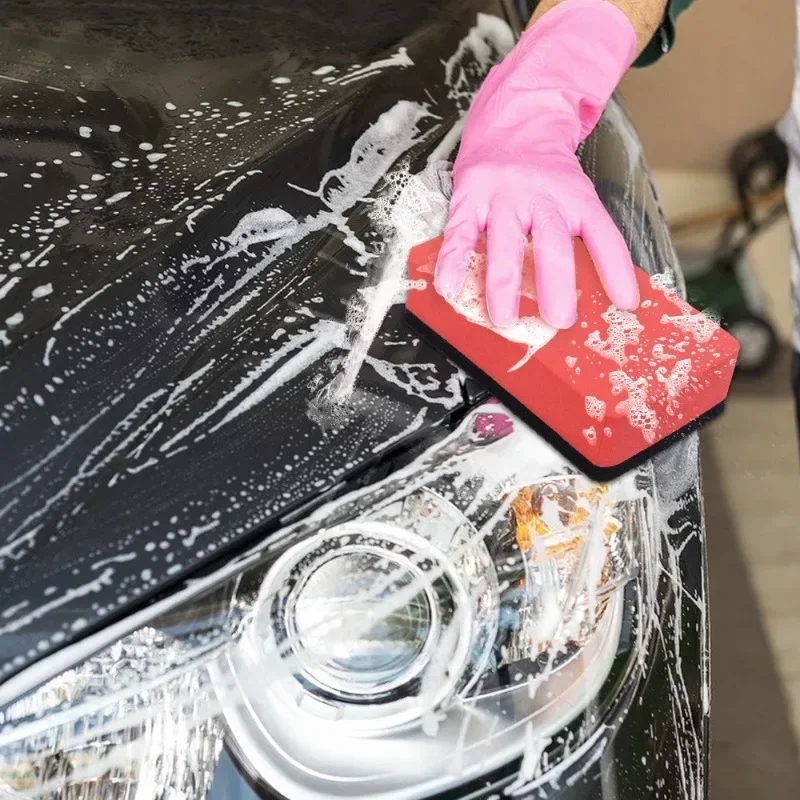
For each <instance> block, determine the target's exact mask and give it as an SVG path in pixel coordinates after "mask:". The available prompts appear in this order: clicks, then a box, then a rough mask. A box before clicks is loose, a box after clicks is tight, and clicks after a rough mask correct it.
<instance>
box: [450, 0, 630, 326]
mask: <svg viewBox="0 0 800 800" xmlns="http://www.w3.org/2000/svg"><path fill="white" fill-rule="evenodd" d="M635 56H636V34H635V32H634V29H633V26H632V25H631V23H630V21H629V20H628V18H627V17H626V16H625V14H624V13H623V12H622V11H620V10H619V9H618V8H616V7H615V6H614V5H612V4H611V3H609V2H607V0H564V2H562V3H560V4H559V5H558V6H556V7H555V8H553V9H551V10H550V11H547V12H546V13H545V14H544V16H542V17H541V19H540V20H539V21H538V22H537V23H536V24H535V25H534V26H533V27H532V28H530V29H528V30H527V31H526V32H525V33H524V34H523V35H522V37H521V39H520V41H519V42H518V43H517V45H516V46H515V47H514V48H513V50H512V51H511V52H510V53H509V54H508V56H507V57H506V58H505V60H504V61H503V62H502V63H501V64H499V65H498V66H496V67H494V68H493V69H492V70H491V71H490V72H489V75H488V76H487V78H486V80H485V81H484V83H483V85H482V86H481V88H480V90H479V91H478V93H477V95H476V96H475V99H474V101H473V103H472V106H471V107H470V109H469V112H468V113H467V118H466V123H465V126H464V132H463V135H462V139H461V146H460V149H459V153H458V157H457V158H456V161H455V165H454V167H453V195H452V200H451V203H450V219H449V222H448V224H447V227H446V229H445V233H444V242H443V244H442V248H441V251H440V254H439V260H438V263H437V267H436V276H435V285H436V289H437V290H438V291H439V293H440V294H442V295H443V296H444V297H445V298H447V299H451V300H452V299H454V298H455V297H456V296H457V295H458V293H459V291H460V289H461V286H462V284H463V282H464V278H465V275H466V271H467V266H468V263H469V259H470V256H471V253H472V251H473V250H474V249H475V247H476V244H477V241H478V239H479V237H480V235H481V234H482V232H483V231H484V230H485V231H486V252H487V264H486V266H487V272H486V275H487V277H486V299H487V307H488V311H489V315H490V317H491V319H492V322H493V323H494V324H495V325H497V326H503V327H505V326H508V325H513V324H514V323H515V322H516V320H517V318H518V315H519V298H520V284H521V278H522V255H523V249H524V246H525V238H526V237H527V235H528V234H529V233H530V234H531V238H532V245H533V256H534V261H535V264H536V295H537V300H538V304H539V311H540V313H541V316H542V318H543V319H544V320H545V322H547V323H549V324H550V325H552V326H554V327H557V328H567V327H569V326H571V325H572V324H573V323H574V322H575V321H576V318H577V297H576V288H575V258H574V251H573V244H572V237H573V236H581V237H582V238H583V240H584V242H585V244H586V247H587V248H588V250H589V253H590V254H591V256H592V258H593V260H594V262H595V264H596V266H597V269H598V271H599V273H600V277H601V279H602V281H603V285H604V286H605V288H606V292H607V293H608V295H609V298H610V300H611V302H612V303H613V304H614V305H615V306H617V307H618V308H620V309H623V310H633V309H635V308H636V307H637V305H638V303H639V291H638V287H637V285H636V278H635V275H634V272H633V266H632V263H631V257H630V253H629V252H628V248H627V246H626V244H625V241H624V239H623V238H622V235H621V234H620V232H619V230H618V229H617V227H616V226H615V224H614V222H613V221H612V220H611V218H610V217H609V216H608V213H607V212H606V210H605V209H604V207H603V205H602V203H601V202H600V199H599V198H598V197H597V193H596V192H595V189H594V186H593V184H592V182H591V180H590V179H589V178H588V177H587V176H586V174H585V173H584V172H583V169H582V168H581V165H580V163H579V161H578V158H577V156H576V155H575V151H576V149H577V147H578V145H579V144H580V142H581V141H583V139H585V138H586V137H587V136H588V135H589V133H590V132H591V131H592V129H593V128H594V126H595V125H596V124H597V121H598V120H599V119H600V115H601V114H602V112H603V109H604V108H605V105H606V104H607V103H608V101H609V99H610V98H611V95H612V93H613V91H614V89H615V88H616V86H617V84H618V83H619V81H620V79H621V77H622V75H623V74H624V73H625V71H626V70H627V69H628V67H629V66H630V65H631V63H632V62H633V60H634V58H635Z"/></svg>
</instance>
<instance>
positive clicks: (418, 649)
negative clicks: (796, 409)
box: [0, 404, 652, 800]
mask: <svg viewBox="0 0 800 800" xmlns="http://www.w3.org/2000/svg"><path fill="white" fill-rule="evenodd" d="M649 482H650V475H649V473H648V472H646V471H645V470H641V471H639V472H636V473H631V474H630V475H629V476H626V477H625V478H623V479H621V480H619V481H617V482H615V483H612V484H609V485H598V484H593V483H591V482H589V481H588V480H587V479H586V478H584V477H582V476H580V475H576V474H572V473H571V472H570V471H569V470H568V469H567V468H566V467H565V465H564V464H563V462H562V461H561V459H560V457H559V456H557V455H556V454H555V453H554V451H552V450H551V449H550V448H549V447H547V446H546V445H544V444H543V443H542V442H541V440H540V439H539V438H538V437H536V436H535V435H534V434H533V433H531V432H530V431H528V430H527V429H526V428H525V427H524V426H523V425H521V424H519V423H518V422H517V421H516V420H515V419H514V418H513V417H512V416H511V415H509V414H508V413H507V412H505V411H504V410H503V409H502V407H501V406H498V405H494V404H490V405H486V406H483V407H482V408H480V409H478V410H476V411H475V412H473V413H471V414H470V415H469V416H468V417H467V418H466V419H465V420H464V421H463V423H462V424H461V426H460V427H459V429H458V430H457V431H456V432H455V433H453V434H452V435H450V436H448V437H447V438H446V439H444V440H443V441H442V442H440V443H439V444H437V445H436V446H434V447H432V448H431V449H430V450H428V451H427V452H426V453H425V454H424V455H423V456H421V457H420V458H418V459H417V460H416V461H414V462H413V463H412V464H411V465H410V466H408V467H406V468H404V469H402V470H400V471H398V472H396V473H395V474H393V475H392V476H391V477H389V478H387V479H386V480H384V481H383V482H381V483H379V484H376V485H374V486H371V487H369V488H367V489H363V490H359V491H358V492H356V493H354V494H350V495H347V496H345V497H343V498H342V499H340V500H337V501H335V502H333V503H330V504H329V505H327V506H325V507H323V508H322V509H320V510H318V511H317V512H315V513H314V514H313V515H312V516H310V517H309V518H308V519H306V520H304V521H303V522H302V523H299V524H295V525H293V526H289V527H287V528H286V529H285V530H283V531H282V532H281V533H280V534H278V535H276V536H273V537H272V539H271V540H270V541H269V542H268V544H267V545H266V546H265V547H263V548H262V549H260V550H258V551H254V552H253V553H250V554H249V555H248V556H247V557H245V558H243V559H240V560H239V562H238V565H239V566H238V568H237V571H236V572H234V571H233V569H231V567H230V565H229V566H228V567H227V568H226V570H225V571H223V573H221V574H218V575H217V576H216V577H215V576H211V577H207V578H204V579H203V580H202V581H200V582H198V583H197V584H195V587H194V589H193V590H190V591H189V592H187V591H184V593H183V595H182V596H181V598H180V603H176V604H175V605H174V607H172V608H170V609H169V610H167V611H166V612H160V613H158V615H157V616H156V615H154V617H153V618H152V619H150V620H149V622H148V624H147V625H146V626H144V627H141V628H139V629H138V630H135V631H133V632H130V633H129V634H128V635H126V636H124V638H122V639H120V640H118V641H116V642H114V643H112V644H110V645H108V646H106V647H105V648H104V649H101V650H99V652H96V653H95V654H94V655H92V656H91V657H89V658H86V659H85V660H83V661H82V662H80V663H77V664H75V665H74V666H72V667H71V668H70V669H67V670H66V671H62V672H61V674H58V675H56V676H55V677H53V678H52V679H51V680H49V681H48V682H47V683H45V684H44V685H41V686H40V687H39V688H37V689H34V690H32V691H30V692H28V693H27V694H26V695H24V696H22V697H19V698H16V699H15V700H14V701H13V702H11V703H9V704H7V705H6V706H5V707H4V708H2V712H1V714H2V716H1V717H0V723H2V724H1V725H0V789H3V790H5V791H7V792H8V793H9V795H10V796H15V794H14V793H17V794H18V795H19V796H24V797H47V798H76V799H77V798H80V799H83V798H123V797H124V798H166V797H184V798H194V797H203V796H204V795H205V793H206V792H207V790H208V788H209V786H210V785H211V784H212V782H213V780H214V774H215V767H216V763H217V759H218V757H219V754H220V752H221V749H222V747H223V746H227V747H228V748H229V750H230V751H231V752H232V753H233V754H234V755H235V757H236V759H237V760H238V762H239V763H240V765H241V766H242V769H244V770H246V771H247V772H249V773H250V776H251V777H252V778H254V779H255V780H257V781H260V782H264V783H266V784H268V785H270V786H272V787H274V788H275V789H276V790H277V791H278V792H279V793H280V794H282V795H283V796H285V797H287V798H291V800H295V799H296V800H323V798H325V799H327V798H333V797H358V798H363V799H364V800H367V799H368V798H378V797H380V798H381V799H382V800H389V799H390V798H391V799H392V800H394V799H395V798H396V799H397V800H401V799H406V798H408V799H409V800H411V798H422V797H426V796H429V795H431V794H435V793H436V792H439V791H442V790H444V789H447V788H451V787H453V786H457V785H459V784H462V783H465V782H467V781H469V780H471V779H474V778H477V777H480V776H481V775H484V774H485V773H487V772H488V771H490V770H492V769H494V768H497V767H501V766H503V765H505V764H508V763H510V762H514V761H515V760H516V759H520V758H522V762H521V767H520V778H519V780H520V788H521V783H523V782H524V783H526V784H527V785H528V786H530V785H531V784H535V783H536V782H537V781H540V780H544V779H546V778H547V775H548V772H552V771H553V770H555V769H557V768H558V766H559V764H562V763H564V760H565V759H566V760H569V758H570V757H571V756H573V755H574V754H576V753H579V752H580V751H581V748H583V747H586V746H587V745H588V743H590V742H591V741H592V738H593V737H595V736H596V733H597V731H598V729H599V728H600V727H601V726H602V725H603V724H604V720H605V719H606V716H607V715H608V713H609V709H610V708H611V707H612V706H613V704H614V702H615V698H616V697H617V696H618V693H619V691H620V688H621V687H622V686H623V685H624V684H625V683H626V682H628V681H630V680H631V679H632V678H633V676H635V673H636V669H637V659H636V653H637V652H640V650H639V647H640V646H641V644H642V641H641V640H642V636H643V635H644V634H643V631H642V626H640V624H639V620H640V619H643V618H644V615H643V613H642V612H643V609H644V606H645V605H646V603H647V602H648V600H647V597H646V593H647V591H648V589H647V584H648V581H647V580H644V579H643V577H644V576H643V575H641V574H640V573H639V570H638V565H640V564H643V563H646V561H647V558H646V554H645V553H644V552H643V548H647V546H648V542H649V541H651V536H652V534H651V532H650V526H649V518H650V509H649V505H650V500H649V498H650V496H651V494H650V492H649ZM189 595H191V596H189Z"/></svg>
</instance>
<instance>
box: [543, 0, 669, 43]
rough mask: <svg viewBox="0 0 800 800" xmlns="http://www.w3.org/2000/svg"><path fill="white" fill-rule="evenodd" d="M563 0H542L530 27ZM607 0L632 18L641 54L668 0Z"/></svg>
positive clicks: (659, 20) (649, 40) (653, 33)
mask: <svg viewBox="0 0 800 800" xmlns="http://www.w3.org/2000/svg"><path fill="white" fill-rule="evenodd" d="M563 1H564V0H540V2H539V4H538V5H537V6H536V10H535V11H534V12H533V15H532V16H531V19H530V22H529V23H528V27H529V28H530V27H532V26H534V25H535V24H536V23H537V22H538V21H539V19H540V18H541V17H542V16H543V15H544V14H546V13H547V12H548V11H550V10H551V9H552V8H555V7H556V6H557V5H559V4H560V3H562V2H563ZM606 2H608V3H611V4H612V5H614V6H616V7H617V8H618V9H619V10H620V11H622V12H623V13H624V14H625V16H626V17H627V18H628V19H629V20H630V22H631V25H633V30H634V31H635V32H636V44H637V48H638V50H637V53H639V54H641V53H642V52H643V51H644V49H645V48H646V47H647V45H648V44H650V42H651V41H652V40H653V36H654V35H655V33H656V31H657V30H658V29H659V27H660V26H661V24H662V22H663V20H664V14H665V12H666V10H667V4H668V0H606Z"/></svg>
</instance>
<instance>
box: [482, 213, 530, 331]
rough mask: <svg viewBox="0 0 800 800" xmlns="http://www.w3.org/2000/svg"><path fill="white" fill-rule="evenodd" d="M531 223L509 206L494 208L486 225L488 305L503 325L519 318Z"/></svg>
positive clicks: (491, 317) (494, 319)
mask: <svg viewBox="0 0 800 800" xmlns="http://www.w3.org/2000/svg"><path fill="white" fill-rule="evenodd" d="M529 230H530V225H525V224H523V223H522V222H521V221H520V218H519V216H518V215H517V213H516V211H515V210H514V209H513V208H511V207H508V206H497V207H493V208H492V209H491V211H490V213H489V221H488V222H487V224H486V308H487V311H488V312H489V318H490V319H491V320H492V322H493V323H494V324H495V325H496V326H497V327H499V328H506V327H510V326H511V325H513V324H514V323H516V321H517V320H518V319H519V300H520V292H521V289H522V257H523V255H524V252H525V237H526V236H527V235H528V232H529Z"/></svg>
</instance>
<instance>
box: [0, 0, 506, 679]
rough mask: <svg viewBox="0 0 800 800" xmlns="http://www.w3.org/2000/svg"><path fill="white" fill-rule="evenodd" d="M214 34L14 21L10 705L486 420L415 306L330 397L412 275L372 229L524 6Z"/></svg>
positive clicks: (241, 12)
mask: <svg viewBox="0 0 800 800" xmlns="http://www.w3.org/2000/svg"><path fill="white" fill-rule="evenodd" d="M298 5H299V6H300V7H301V9H300V10H299V11H298ZM355 5H357V6H358V7H359V8H363V4H361V3H358V4H355ZM195 6H197V8H198V9H199V11H198V13H197V14H190V15H189V16H188V18H187V15H186V13H185V12H186V8H185V5H184V4H182V3H174V4H169V3H168V4H166V5H164V4H162V3H159V4H158V5H156V4H152V8H151V11H150V12H148V13H142V9H145V10H146V9H147V4H144V3H138V2H137V3H136V4H135V8H136V9H137V10H138V12H139V13H138V14H137V15H135V16H131V19H130V20H129V21H128V24H127V26H126V25H125V24H121V23H120V22H119V20H116V19H115V24H114V25H113V26H106V25H105V24H104V22H103V20H104V17H103V14H104V13H105V12H104V10H103V9H104V7H105V6H104V5H103V6H101V5H100V4H98V5H97V6H95V5H93V4H84V3H77V2H75V3H72V4H70V3H66V4H63V3H60V4H57V5H56V4H53V5H52V7H49V6H47V5H44V6H39V7H38V8H33V9H32V8H30V7H29V6H28V5H27V4H26V5H25V6H24V13H23V12H20V14H19V16H15V13H16V12H15V9H16V6H15V5H14V4H11V5H10V6H8V5H4V8H3V9H2V11H1V12H0V42H2V45H3V46H2V53H3V58H4V59H5V62H4V63H3V62H0V64H1V66H0V108H2V117H0V119H2V122H0V125H2V132H3V134H2V141H1V142H0V147H2V151H0V191H2V192H3V196H4V199H5V202H4V203H3V207H2V210H1V211H0V342H2V350H3V358H2V362H0V452H1V453H2V459H1V460H0V568H2V574H3V581H2V586H0V594H1V595H2V597H0V670H1V671H2V675H3V678H7V677H9V676H10V675H12V674H14V673H15V672H17V671H19V670H20V669H21V668H22V667H24V666H25V665H26V664H29V663H31V662H32V661H33V660H35V659H37V658H40V657H41V656H42V655H45V654H47V653H48V652H51V651H53V650H54V649H56V648H58V647H60V646H62V645H63V644H65V643H68V642H70V641H73V640H75V639H76V638H77V637H80V636H83V635H85V634H86V633H88V632H89V631H91V630H92V629H94V628H96V627H97V626H99V625H101V624H104V623H105V622H107V621H108V620H109V619H111V618H113V617H115V616H118V615H119V614H121V613H122V612H125V611H127V610H130V609H131V608H132V607H133V606H134V605H136V604H141V603H143V602H144V601H145V600H147V599H148V598H149V597H151V596H153V595H154V594H155V593H156V592H159V591H163V590H165V589H166V588H167V587H168V586H169V585H170V584H172V583H175V582H178V581H180V580H181V579H182V578H184V577H185V576H187V575H188V574H189V573H191V572H192V571H194V570H196V569H197V568H198V567H199V566H201V565H202V564H203V563H205V562H209V561H211V560H213V559H215V558H220V557H221V556H223V555H224V554H226V553H228V552H230V551H232V550H233V549H235V548H241V547H243V546H245V545H246V544H248V543H249V542H250V541H252V539H253V538H254V537H256V536H258V535H260V534H263V532H264V530H265V529H267V526H269V525H270V524H274V523H275V522H276V520H277V518H278V517H280V516H282V515H285V514H286V513H287V512H289V511H290V510H291V509H293V508H296V507H297V506H299V505H301V504H304V503H307V502H308V501H309V500H312V499H313V498H314V497H317V496H319V495H321V494H323V493H325V492H326V491H328V490H330V489H331V487H333V486H335V485H337V484H339V483H341V482H342V481H343V480H345V479H346V478H347V477H348V476H349V475H353V474H355V473H357V472H358V471H360V470H363V469H364V467H365V465H367V464H369V463H371V462H374V461H375V460H376V459H379V458H381V457H382V456H383V455H384V454H385V453H386V452H387V451H388V450H389V449H391V448H392V447H398V446H402V445H403V443H404V442H405V440H406V439H407V438H408V437H410V436H414V435H417V436H418V435H420V433H424V431H425V430H427V429H429V428H431V427H433V426H437V425H441V424H442V423H443V422H445V421H446V420H447V419H448V417H450V416H451V415H453V414H454V413H457V412H458V411H459V409H460V408H462V407H463V405H464V402H465V399H464V392H465V388H464V383H463V380H462V379H461V377H460V376H459V374H458V373H457V372H456V370H455V368H454V367H452V366H451V364H450V363H449V362H447V361H446V360H445V359H443V358H442V357H441V356H439V355H437V353H436V352H434V351H433V350H431V349H429V348H428V347H427V346H426V345H425V344H424V343H421V342H419V341H418V340H417V339H416V338H415V337H414V336H413V335H412V334H411V333H410V332H409V330H408V329H407V328H406V325H405V323H404V319H403V314H402V303H400V304H398V303H397V302H394V304H390V306H391V307H390V309H389V312H388V315H387V316H386V318H385V320H384V321H383V323H382V324H381V325H380V326H379V327H378V330H377V333H376V335H375V337H374V341H372V345H371V347H370V348H369V350H368V352H366V353H364V354H362V356H363V359H361V360H360V361H359V363H358V364H357V365H355V366H357V367H359V368H358V370H357V378H356V381H355V384H354V386H353V389H352V391H351V392H349V394H348V398H349V402H348V403H347V404H345V405H344V406H343V407H340V408H339V409H338V412H339V413H337V414H331V413H328V411H329V410H330V409H328V410H326V408H320V402H319V398H320V397H325V392H326V387H329V386H331V385H332V382H333V381H334V380H335V379H336V377H337V375H339V374H340V373H341V372H342V370H343V369H349V370H350V371H351V372H353V370H354V364H353V363H352V359H351V361H350V362H347V357H348V354H350V353H352V352H353V342H354V338H357V337H358V335H359V331H360V328H361V325H362V324H363V322H364V320H363V319H361V318H360V317H359V308H360V307H361V306H359V297H360V296H359V294H358V292H359V290H360V289H365V288H366V289H367V291H369V290H370V287H372V286H374V285H375V283H376V280H377V277H376V274H377V273H378V272H379V271H380V269H381V268H382V267H381V264H382V261H383V260H385V259H383V258H382V250H384V249H385V247H386V244H387V241H388V240H389V239H390V236H389V235H388V234H387V232H386V230H382V231H381V230H379V229H376V226H375V223H374V219H371V218H370V211H371V210H372V209H373V204H372V200H373V199H374V197H376V196H377V195H378V194H380V192H382V191H383V190H384V189H385V188H386V187H385V184H384V181H383V178H384V176H385V175H386V173H387V172H388V171H390V170H392V169H397V168H398V164H400V163H401V162H403V161H405V162H407V163H408V164H409V165H410V168H411V169H412V170H416V169H419V168H420V167H421V166H423V165H424V164H425V161H426V160H427V159H435V158H436V157H437V152H449V149H448V148H447V147H445V149H444V150H442V149H441V147H440V146H441V143H442V142H443V140H445V142H447V141H450V149H451V145H452V142H453V126H454V124H456V123H457V121H458V119H459V116H460V114H461V112H462V111H463V109H464V108H465V106H466V103H467V102H468V99H469V94H470V91H471V89H472V87H474V85H475V84H476V83H477V82H478V81H479V80H480V78H481V77H482V76H483V74H485V72H486V70H487V69H488V67H489V65H490V64H491V63H492V61H494V60H496V59H497V58H498V57H499V56H500V55H501V54H502V53H501V51H502V50H503V49H504V48H505V47H507V46H508V44H509V43H510V41H511V37H512V31H511V28H510V27H509V24H508V23H507V22H506V21H504V20H503V19H502V18H501V16H496V15H495V16H487V15H485V14H481V13H480V12H482V11H485V10H490V11H493V12H494V13H495V14H499V13H500V10H499V6H496V5H495V4H492V3H485V2H476V3H473V4H472V5H470V4H469V3H464V2H463V0H458V2H446V1H445V0H442V1H441V2H415V3H405V4H397V3H393V2H392V3H381V4H379V6H380V8H378V7H377V6H374V4H373V6H374V8H375V16H374V17H370V19H367V20H363V15H361V14H358V13H356V11H355V8H353V9H349V20H350V22H349V24H345V23H346V22H347V19H348V16H347V12H348V9H346V8H343V7H340V6H341V4H336V13H335V14H333V12H332V11H325V8H326V7H327V6H326V4H316V3H315V4H313V11H312V10H311V8H312V4H303V3H300V4H298V3H286V4H282V3H270V4H268V10H264V8H263V4H253V3H249V4H246V7H244V6H242V5H237V6H236V12H235V13H236V15H237V17H236V18H234V17H233V16H230V15H229V9H228V8H224V9H223V7H222V4H205V5H204V4H194V3H193V4H192V8H195ZM303 7H305V8H306V10H307V11H308V13H307V14H306V15H305V16H303V14H302V8H303ZM484 7H486V8H484ZM118 8H121V9H122V11H121V12H120V13H122V14H123V17H121V18H120V19H122V20H123V22H124V20H125V19H126V17H125V16H124V14H127V13H129V12H130V9H131V7H128V6H125V5H124V4H123V5H122V6H119V7H118V6H116V5H115V7H114V9H115V11H114V13H115V15H116V14H117V9H118ZM371 8H372V7H371ZM232 13H233V12H231V14H232ZM298 13H299V14H300V16H301V17H302V19H303V20H304V22H303V23H302V25H299V24H298V16H297V15H298ZM378 13H380V14H382V15H383V16H382V17H381V24H380V25H377V24H376V19H378ZM327 15H329V16H331V19H327V18H326V16H327ZM334 18H335V19H334ZM237 19H238V23H237ZM76 20H77V21H76ZM354 20H358V21H359V24H357V25H355V24H354V22H353V21H354ZM362 22H363V24H361V23H362ZM235 23H236V24H235ZM186 26H188V28H187V27H186ZM178 31H180V33H178ZM212 31H213V35H211V34H210V32H212ZM176 42H177V44H176ZM150 45H151V46H150ZM437 147H439V148H440V149H439V150H438V151H437ZM373 217H374V214H373ZM383 255H385V254H383ZM353 301H354V302H353ZM362 305H363V303H362ZM370 339H372V337H370ZM334 385H335V384H334ZM322 405H323V406H324V405H325V404H324V403H323V404H322Z"/></svg>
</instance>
